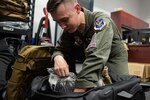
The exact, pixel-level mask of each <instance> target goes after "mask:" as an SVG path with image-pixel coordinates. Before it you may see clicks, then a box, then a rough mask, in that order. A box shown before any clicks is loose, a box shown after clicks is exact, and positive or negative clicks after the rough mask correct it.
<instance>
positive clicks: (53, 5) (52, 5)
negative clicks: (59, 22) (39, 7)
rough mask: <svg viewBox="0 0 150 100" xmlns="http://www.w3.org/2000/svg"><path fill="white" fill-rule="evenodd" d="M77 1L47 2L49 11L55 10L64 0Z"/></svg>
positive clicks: (56, 0)
mask: <svg viewBox="0 0 150 100" xmlns="http://www.w3.org/2000/svg"><path fill="white" fill-rule="evenodd" d="M74 1H75V2H76V0H48V2H47V11H48V12H50V13H51V12H53V11H55V9H57V7H58V5H59V4H61V3H64V2H74Z"/></svg>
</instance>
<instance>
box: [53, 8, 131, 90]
mask: <svg viewBox="0 0 150 100" xmlns="http://www.w3.org/2000/svg"><path fill="white" fill-rule="evenodd" d="M82 11H83V12H84V14H85V21H86V22H85V30H84V32H81V31H79V30H77V31H76V32H75V33H68V32H66V31H65V30H64V31H63V34H62V36H61V38H60V40H59V41H58V43H57V47H56V49H55V52H54V54H53V57H54V56H56V55H58V54H60V55H63V56H64V55H65V54H69V55H70V56H72V57H74V55H73V53H74V52H73V51H74V46H75V45H83V46H84V53H85V60H84V62H83V68H82V70H81V71H80V72H79V74H78V75H77V80H76V87H77V88H93V87H97V82H98V80H99V79H101V78H102V75H101V71H102V69H103V68H104V66H108V68H109V71H110V72H113V73H116V74H119V75H120V74H128V55H127V50H126V49H125V47H124V45H123V43H122V41H121V37H120V33H119V32H118V30H117V28H116V26H115V24H114V22H113V21H112V20H111V19H110V17H109V16H108V15H106V14H104V13H103V12H90V11H89V10H87V9H85V8H82ZM99 19H102V20H103V22H104V23H105V24H104V25H102V26H103V27H101V29H99V30H97V31H95V29H94V26H95V22H96V20H99Z"/></svg>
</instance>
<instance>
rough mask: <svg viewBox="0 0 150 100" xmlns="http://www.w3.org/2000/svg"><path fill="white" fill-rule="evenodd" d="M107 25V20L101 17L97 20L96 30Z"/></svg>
mask: <svg viewBox="0 0 150 100" xmlns="http://www.w3.org/2000/svg"><path fill="white" fill-rule="evenodd" d="M105 26H106V22H104V20H103V19H102V18H101V19H99V20H96V21H95V25H94V30H96V31H98V30H99V31H100V30H102V29H103V28H104V27H105Z"/></svg>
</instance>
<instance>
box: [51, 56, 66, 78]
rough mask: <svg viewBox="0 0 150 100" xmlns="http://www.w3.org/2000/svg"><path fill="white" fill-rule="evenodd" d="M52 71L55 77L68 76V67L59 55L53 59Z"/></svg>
mask: <svg viewBox="0 0 150 100" xmlns="http://www.w3.org/2000/svg"><path fill="white" fill-rule="evenodd" d="M54 71H55V73H56V74H57V75H59V76H61V77H65V76H68V75H69V65H68V64H67V62H66V61H65V59H64V58H63V56H61V55H57V56H55V57H54Z"/></svg>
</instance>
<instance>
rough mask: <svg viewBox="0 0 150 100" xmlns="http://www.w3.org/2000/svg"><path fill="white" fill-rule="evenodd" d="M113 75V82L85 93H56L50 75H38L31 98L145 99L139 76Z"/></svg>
mask: <svg viewBox="0 0 150 100" xmlns="http://www.w3.org/2000/svg"><path fill="white" fill-rule="evenodd" d="M112 76H113V78H112V80H113V84H110V85H105V86H102V87H97V88H94V89H92V90H89V91H87V92H84V93H73V92H69V93H66V94H65V93H55V92H53V91H52V90H51V88H50V85H49V82H48V79H49V76H45V77H42V76H37V77H36V78H35V79H34V80H33V82H32V84H31V94H30V96H29V100H145V94H144V91H143V88H142V86H140V79H139V78H137V77H134V76H123V77H122V76H119V77H118V76H117V75H112ZM116 76H117V77H116Z"/></svg>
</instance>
